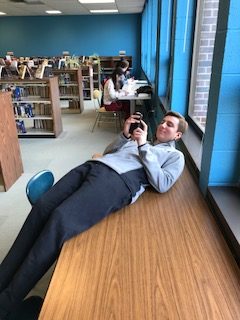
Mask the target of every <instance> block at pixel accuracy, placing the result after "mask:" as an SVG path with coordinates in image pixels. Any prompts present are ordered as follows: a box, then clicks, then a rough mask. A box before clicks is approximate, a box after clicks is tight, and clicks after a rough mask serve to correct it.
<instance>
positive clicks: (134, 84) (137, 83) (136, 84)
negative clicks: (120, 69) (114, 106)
mask: <svg viewBox="0 0 240 320" xmlns="http://www.w3.org/2000/svg"><path fill="white" fill-rule="evenodd" d="M146 85H148V82H147V81H146V80H133V81H129V82H128V84H125V85H124V86H123V90H126V91H128V92H129V94H127V95H126V96H121V97H119V98H118V100H129V101H130V114H133V113H134V112H135V109H136V101H137V100H141V101H142V100H150V99H151V95H150V94H139V95H136V94H135V92H136V90H137V89H138V88H140V87H142V86H146Z"/></svg>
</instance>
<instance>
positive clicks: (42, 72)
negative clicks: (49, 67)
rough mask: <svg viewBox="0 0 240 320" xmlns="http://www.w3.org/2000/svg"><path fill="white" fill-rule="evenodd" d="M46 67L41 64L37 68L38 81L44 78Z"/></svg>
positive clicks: (36, 76)
mask: <svg viewBox="0 0 240 320" xmlns="http://www.w3.org/2000/svg"><path fill="white" fill-rule="evenodd" d="M45 67H46V66H45V65H44V64H41V65H40V66H39V67H38V68H37V70H36V72H35V78H37V79H42V78H43V75H44V70H45Z"/></svg>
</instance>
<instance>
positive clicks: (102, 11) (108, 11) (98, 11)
mask: <svg viewBox="0 0 240 320" xmlns="http://www.w3.org/2000/svg"><path fill="white" fill-rule="evenodd" d="M90 12H91V13H118V10H117V9H109V10H106V9H102V10H90Z"/></svg>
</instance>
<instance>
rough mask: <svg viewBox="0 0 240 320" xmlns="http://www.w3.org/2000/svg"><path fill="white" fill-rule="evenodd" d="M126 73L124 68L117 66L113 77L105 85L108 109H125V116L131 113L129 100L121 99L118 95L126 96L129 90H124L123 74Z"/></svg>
mask: <svg viewBox="0 0 240 320" xmlns="http://www.w3.org/2000/svg"><path fill="white" fill-rule="evenodd" d="M123 74H124V72H123V70H122V68H120V67H118V68H116V69H115V70H114V71H113V73H112V76H111V78H109V79H108V80H107V81H106V82H105V84H104V87H103V104H104V107H105V109H106V110H107V111H124V113H125V118H128V117H129V115H130V103H129V101H119V100H118V97H120V96H126V95H127V94H128V92H127V91H125V90H122V87H123V84H122V81H121V76H122V75H123Z"/></svg>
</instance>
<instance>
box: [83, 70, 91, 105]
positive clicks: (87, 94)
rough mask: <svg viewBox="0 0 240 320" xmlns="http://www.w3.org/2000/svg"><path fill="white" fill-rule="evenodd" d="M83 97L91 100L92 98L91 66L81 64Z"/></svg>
mask: <svg viewBox="0 0 240 320" xmlns="http://www.w3.org/2000/svg"><path fill="white" fill-rule="evenodd" d="M81 69H82V86H83V99H84V100H91V99H92V98H93V68H92V65H88V66H84V65H82V66H81Z"/></svg>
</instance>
